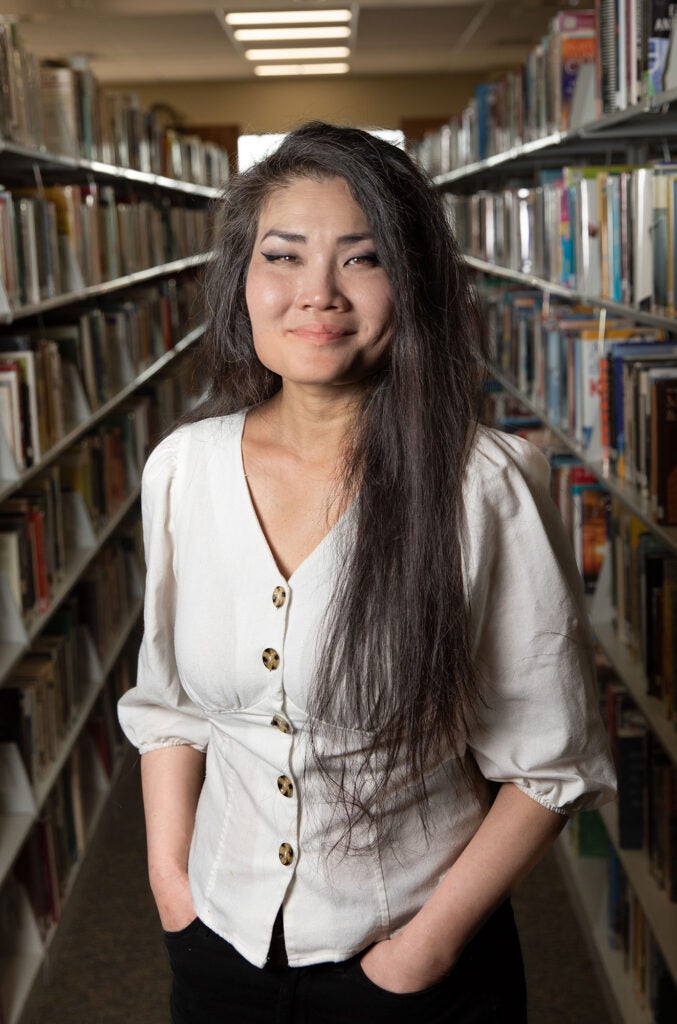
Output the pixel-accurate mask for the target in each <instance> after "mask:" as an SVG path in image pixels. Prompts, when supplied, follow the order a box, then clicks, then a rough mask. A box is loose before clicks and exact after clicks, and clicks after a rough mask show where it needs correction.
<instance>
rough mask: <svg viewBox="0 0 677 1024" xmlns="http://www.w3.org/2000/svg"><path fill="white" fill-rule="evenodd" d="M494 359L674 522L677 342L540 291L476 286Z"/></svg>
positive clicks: (592, 455)
mask: <svg viewBox="0 0 677 1024" xmlns="http://www.w3.org/2000/svg"><path fill="white" fill-rule="evenodd" d="M483 295H484V300H485V308H486V310H487V319H488V324H489V329H490V331H491V334H492V338H493V340H494V345H495V361H496V365H497V366H498V367H499V368H500V369H501V370H502V372H503V373H504V374H505V375H506V376H507V377H509V378H510V379H511V380H512V381H513V382H514V383H515V384H516V385H517V386H518V387H519V389H520V390H521V391H522V392H523V393H524V395H525V397H527V398H528V399H529V400H530V401H532V402H533V403H534V404H535V405H536V406H537V407H538V408H539V409H542V411H543V413H544V415H545V416H546V417H547V418H548V420H549V421H550V422H551V423H553V424H554V425H555V426H558V427H560V428H561V429H563V430H564V431H566V432H567V433H568V434H569V436H570V437H571V439H572V440H573V441H574V442H575V443H576V444H577V445H579V447H580V448H581V449H583V451H584V452H585V454H586V457H587V459H588V460H589V461H592V462H597V461H601V462H602V463H603V465H605V466H606V467H607V468H608V469H610V470H612V471H613V473H614V474H615V475H616V476H617V477H619V478H620V479H622V480H626V481H628V482H629V483H632V484H633V485H634V486H635V487H637V489H638V491H639V493H640V494H641V495H642V496H643V497H645V498H646V500H647V501H648V502H649V504H650V507H651V510H652V513H653V516H654V518H655V520H656V522H657V523H661V524H663V525H674V524H675V523H677V491H676V483H677V434H675V423H676V420H675V415H674V410H675V403H676V402H677V343H676V342H674V341H673V340H671V339H669V338H666V337H665V335H664V332H663V331H661V330H660V329H657V328H649V327H637V326H634V327H633V326H628V325H627V321H626V322H623V323H622V324H621V322H620V321H618V322H617V321H614V320H613V319H609V320H607V321H606V324H605V325H604V329H603V330H602V327H601V325H600V319H599V312H598V311H594V310H592V309H589V308H586V307H583V306H568V305H564V304H554V305H552V306H551V307H550V309H549V310H545V309H544V306H543V298H542V295H541V294H540V293H539V292H535V291H529V290H525V289H519V288H505V287H504V286H493V287H491V286H490V287H487V288H485V289H483Z"/></svg>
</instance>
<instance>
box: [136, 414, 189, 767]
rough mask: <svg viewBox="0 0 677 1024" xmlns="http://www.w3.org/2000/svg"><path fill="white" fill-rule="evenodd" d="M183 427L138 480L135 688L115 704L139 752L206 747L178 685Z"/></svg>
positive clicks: (152, 458) (155, 454) (156, 451)
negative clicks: (142, 583)
mask: <svg viewBox="0 0 677 1024" xmlns="http://www.w3.org/2000/svg"><path fill="white" fill-rule="evenodd" d="M181 434H182V431H181V430H178V431H175V432H174V433H173V434H170V435H169V437H167V438H165V440H164V441H162V442H161V443H160V444H159V445H158V446H157V447H156V448H155V449H154V450H153V452H152V453H151V455H150V457H149V459H148V461H147V462H146V466H145V468H144V471H143V478H142V482H141V512H142V518H143V542H144V549H145V555H146V591H145V600H144V635H143V641H142V643H141V650H140V652H139V665H138V673H137V680H136V686H135V687H133V688H132V689H131V690H128V691H127V693H125V694H124V695H123V696H122V698H121V699H120V701H119V703H118V717H119V719H120V724H121V726H122V729H123V731H124V733H125V735H126V736H127V738H128V739H129V740H130V742H131V743H133V744H134V746H135V747H138V749H139V751H140V753H142V754H144V753H147V752H148V751H150V750H156V749H157V748H159V747H168V746H178V745H181V744H185V745H188V746H191V747H194V748H195V749H197V750H205V749H206V747H207V741H208V737H209V723H208V721H207V720H206V718H205V717H204V714H203V712H202V711H200V709H199V708H197V707H196V706H195V704H194V703H193V702H192V701H191V700H190V698H189V697H188V696H187V694H186V692H185V691H184V689H183V686H182V685H181V680H180V678H179V673H178V670H177V667H176V660H175V657H174V617H175V609H176V588H177V580H176V575H175V570H174V545H175V516H176V509H175V505H176V503H177V501H178V500H179V494H178V491H179V487H178V485H177V482H176V477H177V460H178V453H179V447H180V443H181Z"/></svg>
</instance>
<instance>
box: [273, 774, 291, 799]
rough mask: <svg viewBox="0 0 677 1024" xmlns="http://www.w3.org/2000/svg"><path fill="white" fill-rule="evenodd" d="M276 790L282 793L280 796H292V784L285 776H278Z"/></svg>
mask: <svg viewBox="0 0 677 1024" xmlns="http://www.w3.org/2000/svg"><path fill="white" fill-rule="evenodd" d="M277 788H278V789H279V791H280V793H282V796H292V794H293V792H294V784H293V783H292V781H291V779H288V778H287V776H286V775H280V777H279V779H278V780H277Z"/></svg>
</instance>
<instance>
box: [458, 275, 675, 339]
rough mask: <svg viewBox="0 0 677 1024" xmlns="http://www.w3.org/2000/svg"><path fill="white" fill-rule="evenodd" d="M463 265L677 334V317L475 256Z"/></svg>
mask: <svg viewBox="0 0 677 1024" xmlns="http://www.w3.org/2000/svg"><path fill="white" fill-rule="evenodd" d="M465 262H466V263H467V264H468V266H469V267H472V268H473V270H479V271H480V272H481V273H483V274H492V275H493V276H494V277H504V278H505V279H506V280H508V281H515V282H516V283H517V284H522V285H525V287H527V288H537V289H538V290H539V291H542V292H547V293H548V294H549V295H558V296H560V297H561V298H563V299H568V300H569V301H570V302H583V303H585V304H587V305H588V306H599V308H600V309H602V308H604V309H606V310H607V311H608V312H609V313H615V314H617V315H618V316H620V317H623V318H624V319H626V320H635V321H637V322H638V323H642V324H648V325H649V326H652V327H663V328H665V329H666V330H668V331H677V316H665V315H661V314H659V313H648V312H645V311H644V310H642V309H635V307H634V306H626V305H623V303H620V302H613V301H612V300H611V299H604V298H602V297H601V296H599V295H588V294H587V293H586V292H582V291H575V290H574V289H572V288H567V287H565V285H562V284H556V283H555V282H554V281H547V280H546V279H545V278H544V277H535V276H534V275H533V274H523V273H522V272H521V271H519V270H511V269H510V268H509V267H502V266H500V265H499V264H497V263H490V262H489V261H488V260H483V259H480V258H479V257H478V256H465Z"/></svg>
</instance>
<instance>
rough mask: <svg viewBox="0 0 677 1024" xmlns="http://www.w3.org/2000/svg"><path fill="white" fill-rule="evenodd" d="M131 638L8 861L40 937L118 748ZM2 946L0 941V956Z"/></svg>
mask: <svg viewBox="0 0 677 1024" xmlns="http://www.w3.org/2000/svg"><path fill="white" fill-rule="evenodd" d="M135 655H136V648H135V646H134V641H132V643H131V644H130V645H129V647H128V648H127V649H126V651H125V653H124V654H123V656H122V657H121V658H120V659H119V661H118V662H117V663H116V665H115V667H114V668H113V670H112V672H111V675H110V676H109V678H108V680H107V682H106V685H105V687H104V688H103V690H102V692H101V695H100V697H99V698H98V700H97V702H96V705H95V706H94V708H93V710H92V713H91V714H90V716H89V718H88V720H87V724H86V726H85V729H84V730H83V732H82V734H81V737H80V739H79V741H78V743H77V744H76V746H75V747H74V748H73V751H72V753H71V754H70V756H69V758H68V761H67V763H66V765H65V766H64V769H63V771H62V772H61V773H60V775H59V777H58V779H57V781H56V783H55V785H54V786H53V788H52V789H51V791H50V793H49V795H48V797H47V800H46V802H45V804H44V806H43V808H42V809H41V814H40V818H39V821H38V822H37V823H36V825H35V826H34V828H33V830H32V831H31V833H30V834H29V836H28V839H27V840H26V843H25V844H24V846H23V847H22V850H21V852H20V854H19V856H18V858H17V860H16V861H15V863H14V866H13V869H12V884H16V883H18V884H19V885H21V886H23V888H24V890H25V893H26V895H27V897H28V900H29V903H30V907H31V910H32V913H33V916H34V918H35V921H36V923H37V926H38V929H39V932H40V935H41V936H42V938H43V939H44V938H47V937H48V935H49V934H50V931H51V929H52V928H53V926H54V925H55V924H56V923H57V922H58V920H59V918H60V917H61V912H62V907H63V904H64V900H65V896H66V893H67V889H68V885H69V881H70V877H71V874H72V871H73V869H74V867H75V866H76V865H77V863H78V862H79V860H80V859H81V857H82V854H83V852H84V850H85V846H86V842H87V836H88V832H89V828H90V825H91V821H92V818H93V815H94V813H95V810H96V807H97V803H98V801H99V799H100V795H101V793H102V792H103V791H104V789H105V785H106V782H107V780H109V779H110V777H111V775H112V772H113V769H114V766H115V763H116V760H117V758H118V756H119V753H120V750H121V749H122V735H121V733H120V729H119V725H118V722H117V715H116V703H117V700H118V698H119V697H120V696H121V695H122V693H124V692H125V690H126V689H128V688H129V686H130V685H131V680H132V679H133V678H134V671H135V668H134V664H133V662H134V660H135ZM4 952H12V950H7V951H5V950H3V949H2V948H1V945H0V956H1V955H2V954H3V953H4Z"/></svg>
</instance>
